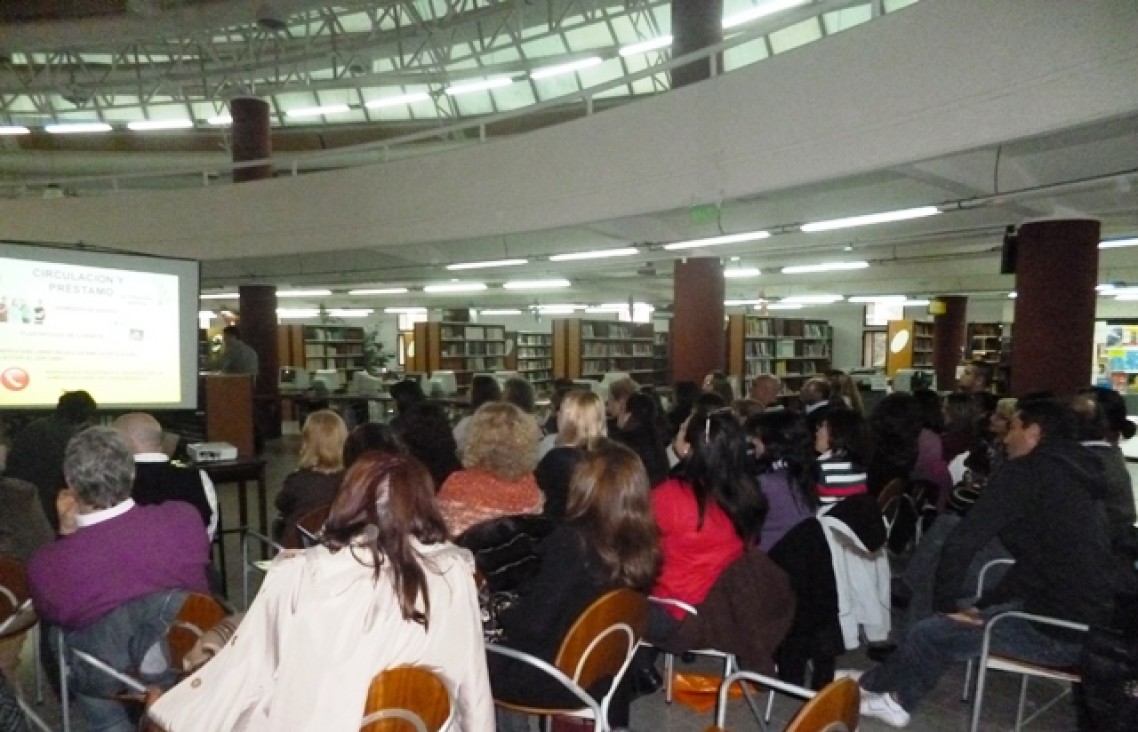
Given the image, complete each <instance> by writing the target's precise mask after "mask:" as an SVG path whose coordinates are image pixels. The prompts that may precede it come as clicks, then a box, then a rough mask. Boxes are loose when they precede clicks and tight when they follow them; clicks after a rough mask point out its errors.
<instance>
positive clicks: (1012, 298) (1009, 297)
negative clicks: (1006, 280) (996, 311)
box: [1008, 292, 1016, 300]
mask: <svg viewBox="0 0 1138 732" xmlns="http://www.w3.org/2000/svg"><path fill="white" fill-rule="evenodd" d="M1008 299H1009V300H1015V299H1016V293H1014V292H1009V293H1008Z"/></svg>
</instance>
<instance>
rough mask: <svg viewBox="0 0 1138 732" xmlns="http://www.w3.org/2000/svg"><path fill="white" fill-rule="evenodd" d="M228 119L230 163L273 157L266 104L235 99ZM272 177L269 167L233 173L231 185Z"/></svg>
mask: <svg viewBox="0 0 1138 732" xmlns="http://www.w3.org/2000/svg"><path fill="white" fill-rule="evenodd" d="M229 116H230V117H232V118H233V127H232V136H233V162H235V163H242V162H246V161H248V160H265V159H267V158H269V157H271V156H272V154H273V136H272V131H271V129H270V126H269V103H268V102H266V101H265V100H264V99H257V98H256V97H236V98H234V99H231V100H230V101H229ZM272 177H273V166H271V165H258V166H256V167H252V168H238V169H237V170H234V171H233V182H234V183H243V182H245V181H250V180H263V179H265V178H272ZM274 317H275V314H274Z"/></svg>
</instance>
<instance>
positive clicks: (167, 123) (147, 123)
mask: <svg viewBox="0 0 1138 732" xmlns="http://www.w3.org/2000/svg"><path fill="white" fill-rule="evenodd" d="M193 126H194V121H193V120H192V119H144V120H138V121H136V122H127V123H126V128H127V129H128V130H131V131H133V132H153V131H154V130H185V129H188V128H190V127H193Z"/></svg>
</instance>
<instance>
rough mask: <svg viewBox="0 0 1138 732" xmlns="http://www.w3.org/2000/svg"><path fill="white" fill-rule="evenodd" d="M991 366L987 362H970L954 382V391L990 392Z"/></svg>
mask: <svg viewBox="0 0 1138 732" xmlns="http://www.w3.org/2000/svg"><path fill="white" fill-rule="evenodd" d="M991 389H992V364H990V363H988V362H987V361H971V362H969V363H968V364H967V365H966V366H965V367H964V371H962V372H961V374H960V377H959V378H958V379H957V380H956V391H965V392H978V391H991Z"/></svg>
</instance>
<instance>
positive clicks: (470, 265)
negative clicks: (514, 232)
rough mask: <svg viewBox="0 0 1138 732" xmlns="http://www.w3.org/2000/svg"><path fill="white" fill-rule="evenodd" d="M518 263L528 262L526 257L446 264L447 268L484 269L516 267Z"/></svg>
mask: <svg viewBox="0 0 1138 732" xmlns="http://www.w3.org/2000/svg"><path fill="white" fill-rule="evenodd" d="M519 264H529V260H528V259H495V260H491V261H486V262H459V263H458V264H448V265H447V269H449V270H458V269H484V268H486V267H516V266H518V265H519Z"/></svg>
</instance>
